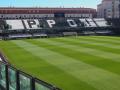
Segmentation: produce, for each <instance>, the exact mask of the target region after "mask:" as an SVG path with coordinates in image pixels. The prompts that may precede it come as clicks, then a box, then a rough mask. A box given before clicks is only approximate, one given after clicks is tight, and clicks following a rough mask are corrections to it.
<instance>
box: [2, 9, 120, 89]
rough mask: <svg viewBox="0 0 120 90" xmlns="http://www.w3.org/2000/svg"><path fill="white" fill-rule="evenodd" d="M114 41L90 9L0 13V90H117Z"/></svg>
mask: <svg viewBox="0 0 120 90" xmlns="http://www.w3.org/2000/svg"><path fill="white" fill-rule="evenodd" d="M119 36H120V19H119V18H97V11H96V9H93V8H81V7H80V8H41V7H0V90H120V51H119V50H120V37H119Z"/></svg>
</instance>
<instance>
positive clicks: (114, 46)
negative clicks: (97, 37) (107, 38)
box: [56, 38, 120, 49]
mask: <svg viewBox="0 0 120 90" xmlns="http://www.w3.org/2000/svg"><path fill="white" fill-rule="evenodd" d="M56 40H66V41H69V42H75V43H79V44H87V45H94V46H101V47H106V48H111V49H120V45H119V44H116V45H115V44H112V43H106V42H104V43H102V42H96V41H91V40H84V39H80V38H56Z"/></svg>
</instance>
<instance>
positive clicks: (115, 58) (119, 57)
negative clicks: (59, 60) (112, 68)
mask: <svg viewBox="0 0 120 90" xmlns="http://www.w3.org/2000/svg"><path fill="white" fill-rule="evenodd" d="M37 40H38V41H40V42H46V43H48V44H51V45H57V46H60V47H64V48H69V49H72V50H74V51H78V52H82V53H87V54H89V55H93V56H97V57H101V58H106V59H110V60H113V61H116V62H120V55H119V54H114V53H110V52H105V51H102V50H97V49H93V48H87V47H83V46H75V45H69V44H66V43H63V42H59V41H53V40H52V39H43V40H39V39H37Z"/></svg>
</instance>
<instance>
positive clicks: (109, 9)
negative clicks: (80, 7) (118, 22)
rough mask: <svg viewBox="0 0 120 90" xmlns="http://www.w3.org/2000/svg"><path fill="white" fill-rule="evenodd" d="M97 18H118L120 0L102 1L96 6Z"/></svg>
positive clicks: (119, 16)
mask: <svg viewBox="0 0 120 90" xmlns="http://www.w3.org/2000/svg"><path fill="white" fill-rule="evenodd" d="M97 17H98V18H120V0H102V2H101V3H100V4H99V5H98V6H97Z"/></svg>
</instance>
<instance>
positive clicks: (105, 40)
mask: <svg viewBox="0 0 120 90" xmlns="http://www.w3.org/2000/svg"><path fill="white" fill-rule="evenodd" d="M78 38H82V39H89V40H96V41H99V42H100V41H101V42H110V43H114V44H120V41H119V40H113V39H106V38H100V37H93V36H90V37H86V38H84V37H78Z"/></svg>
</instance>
